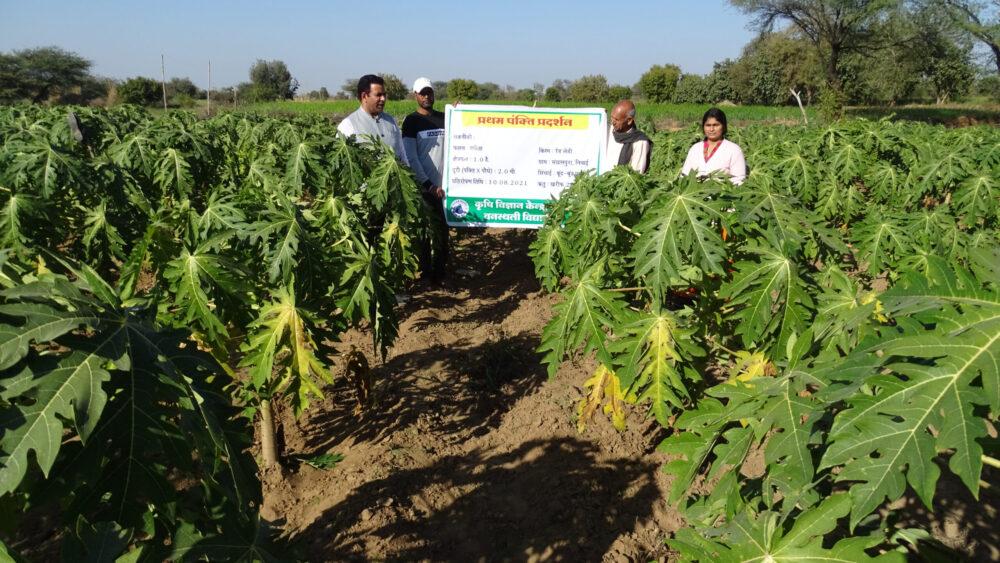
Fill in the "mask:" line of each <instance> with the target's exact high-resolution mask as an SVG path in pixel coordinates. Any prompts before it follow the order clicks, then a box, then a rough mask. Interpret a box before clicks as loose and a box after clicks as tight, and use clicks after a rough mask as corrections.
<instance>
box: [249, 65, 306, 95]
mask: <svg viewBox="0 0 1000 563" xmlns="http://www.w3.org/2000/svg"><path fill="white" fill-rule="evenodd" d="M250 84H251V85H252V88H251V89H248V90H247V93H248V94H249V95H250V96H251V97H253V98H256V99H258V100H290V99H292V97H294V96H295V90H297V89H298V87H299V83H298V81H297V80H295V79H294V78H292V73H291V72H289V71H288V66H287V65H285V63H284V62H282V61H279V60H273V61H265V60H263V59H257V62H255V63H254V64H253V65H252V66H251V67H250Z"/></svg>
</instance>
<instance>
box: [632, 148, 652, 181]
mask: <svg viewBox="0 0 1000 563" xmlns="http://www.w3.org/2000/svg"><path fill="white" fill-rule="evenodd" d="M648 157H649V141H639V142H636V143H632V160H630V161H629V166H631V167H632V170H635V171H636V172H638V173H639V174H645V173H646V164H647V159H648Z"/></svg>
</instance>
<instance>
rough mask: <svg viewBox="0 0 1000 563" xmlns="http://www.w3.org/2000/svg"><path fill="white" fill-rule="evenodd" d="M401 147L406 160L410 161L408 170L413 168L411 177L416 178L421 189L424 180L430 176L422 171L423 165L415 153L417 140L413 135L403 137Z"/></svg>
mask: <svg viewBox="0 0 1000 563" xmlns="http://www.w3.org/2000/svg"><path fill="white" fill-rule="evenodd" d="M403 148H404V149H405V151H406V160H407V161H408V162H409V163H410V170H413V177H414V178H416V179H417V184H419V185H420V189H421V190H422V189H423V188H424V182H426V181H427V180H430V177H429V176H428V175H427V172H425V171H424V165H423V164H421V162H420V156H419V155H417V140H416V139H415V138H413V137H403Z"/></svg>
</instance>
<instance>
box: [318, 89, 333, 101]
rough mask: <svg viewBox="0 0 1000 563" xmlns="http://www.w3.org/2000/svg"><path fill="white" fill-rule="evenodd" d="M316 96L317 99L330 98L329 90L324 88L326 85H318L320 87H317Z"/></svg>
mask: <svg viewBox="0 0 1000 563" xmlns="http://www.w3.org/2000/svg"><path fill="white" fill-rule="evenodd" d="M317 97H318V98H319V99H321V100H329V99H330V91H329V90H327V89H326V86H320V89H319V92H318V96H317Z"/></svg>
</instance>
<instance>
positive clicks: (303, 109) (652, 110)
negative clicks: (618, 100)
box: [223, 100, 1000, 130]
mask: <svg viewBox="0 0 1000 563" xmlns="http://www.w3.org/2000/svg"><path fill="white" fill-rule="evenodd" d="M446 103H448V100H439V101H438V103H437V107H438V108H439V109H443V108H444V105H445V104H446ZM469 103H476V104H497V105H515V104H518V102H512V101H508V100H503V101H492V100H490V101H482V100H474V101H473V100H470V101H469ZM538 105H539V107H603V108H605V109H606V110H608V111H610V110H611V107H612V106H613V105H614V104H611V103H586V102H539V103H538ZM223 107H229V106H223ZM357 107H358V102H357V101H355V100H328V101H325V102H319V101H281V102H266V103H259V104H249V105H241V106H237V107H236V108H235V109H236V111H252V112H261V113H266V114H272V115H291V114H308V115H328V116H330V117H331V118H337V119H339V118H341V117H343V116H345V115H347V114H349V113H351V112H352V111H354V110H355V109H357ZM709 107H710V106H709V105H707V104H654V103H645V102H637V103H636V111H637V113H638V121H639V124H640V126H644V127H645V126H647V125H648V123H649V122H650V121H652V122H653V123H654V124H655V126H656V128H657V129H660V130H662V129H677V128H683V127H686V126H688V125H690V124H694V123H696V122H697V121H698V120H700V119H701V116H702V114H703V113H704V112H705V110H706V109H708V108H709ZM416 109H417V104H416V102H414V101H413V100H393V101H390V102H388V103H387V104H386V111H388V112H389V114H391V115H392V116H393V117H395V118H396V119H397V120H402V118H403V117H404V116H406V115H407V114H409V113H410V112H412V111H414V110H416ZM722 109H723V110H724V111H725V112H726V116H727V117H728V118H729V120H730V121H731V122H733V123H734V124H736V125H741V124H748V123H750V122H763V123H799V122H801V120H802V114H801V113H800V112H799V108H798V107H796V106H777V107H770V106H723V107H722ZM806 114H807V115H808V116H809V121H810V122H812V123H815V122H816V121H817V119H818V116H817V114H816V111H815V110H814V109H813V108H806ZM847 115H848V116H849V117H863V118H867V119H881V118H884V117H890V118H891V119H893V120H907V121H923V122H926V123H943V124H948V125H970V124H975V123H994V124H996V123H1000V106H995V105H989V104H975V105H969V104H963V105H946V106H900V107H855V108H848V110H847ZM970 120H971V121H970ZM646 128H648V127H646Z"/></svg>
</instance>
